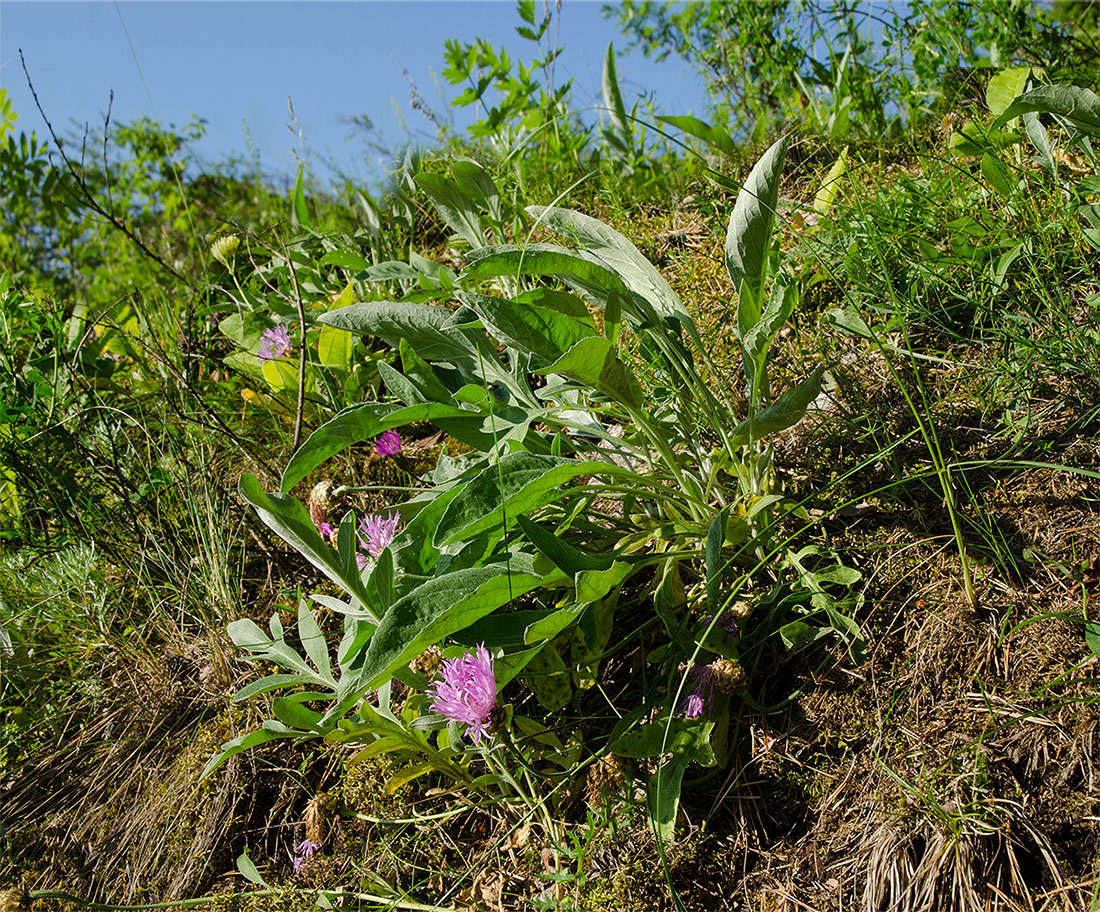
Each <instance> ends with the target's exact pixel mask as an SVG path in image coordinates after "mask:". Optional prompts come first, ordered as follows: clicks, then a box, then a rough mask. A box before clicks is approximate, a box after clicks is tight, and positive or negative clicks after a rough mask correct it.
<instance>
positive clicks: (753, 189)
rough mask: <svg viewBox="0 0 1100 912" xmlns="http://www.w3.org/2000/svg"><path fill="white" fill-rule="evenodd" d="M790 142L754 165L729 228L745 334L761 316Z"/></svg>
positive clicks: (729, 264)
mask: <svg viewBox="0 0 1100 912" xmlns="http://www.w3.org/2000/svg"><path fill="white" fill-rule="evenodd" d="M787 142H788V138H787V137H786V136H784V137H783V138H781V139H780V140H778V141H777V142H776V143H775V144H774V145H772V147H771V148H770V149H768V151H767V152H765V153H764V154H763V156H761V158H760V160H759V161H757V163H756V164H755V165H754V166H753V168H752V171H750V172H749V176H748V179H747V180H746V181H745V185H744V186H743V187H742V188H741V192H740V193H738V194H737V202H736V203H734V206H733V214H732V215H730V221H729V228H728V229H727V231H726V268H727V269H728V270H729V274H730V278H731V279H733V287H734V289H735V290H736V291H737V325H738V328H739V329H740V332H741V335H742V336H744V335H745V334H747V333H748V331H749V330H750V329H751V328H752V327H753V326H754V325H755V324H756V321H757V320H759V319H760V310H761V306H762V305H761V298H762V296H763V291H764V278H765V275H766V273H767V269H768V250H769V249H770V247H771V241H772V226H773V225H774V223H775V208H776V205H777V204H778V202H779V177H780V174H781V172H782V171H783V159H784V157H785V156H786V154H787Z"/></svg>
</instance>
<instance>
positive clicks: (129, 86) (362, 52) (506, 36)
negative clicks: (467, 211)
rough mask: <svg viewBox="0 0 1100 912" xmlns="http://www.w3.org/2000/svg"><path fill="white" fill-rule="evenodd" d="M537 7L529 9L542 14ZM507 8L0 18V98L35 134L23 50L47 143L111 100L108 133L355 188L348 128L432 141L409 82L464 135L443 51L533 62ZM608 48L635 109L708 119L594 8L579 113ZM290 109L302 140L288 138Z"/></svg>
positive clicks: (586, 27) (217, 5)
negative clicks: (343, 179)
mask: <svg viewBox="0 0 1100 912" xmlns="http://www.w3.org/2000/svg"><path fill="white" fill-rule="evenodd" d="M542 9H543V0H537V2H536V11H537V13H538V14H541V12H542ZM518 24H520V20H519V18H518V16H517V14H516V11H515V4H514V3H513V2H505V0H500V2H490V0H417V2H408V0H406V2H393V0H377V2H374V0H360V2H339V3H332V2H284V3H271V2H233V3H227V2H151V0H150V2H122V3H114V2H92V3H89V2H42V0H39V2H17V0H2V2H0V86H3V87H4V88H6V89H7V92H8V97H9V98H10V99H12V102H13V105H14V107H15V109H16V111H18V112H19V115H20V119H19V121H18V123H17V129H22V130H26V131H28V132H30V131H32V130H33V131H34V132H36V133H38V134H39V135H40V136H42V135H44V134H45V129H44V123H43V121H42V118H41V116H40V115H39V113H38V111H37V110H36V109H35V107H34V103H33V100H32V98H31V94H30V91H29V89H28V87H27V81H26V78H25V76H24V74H23V67H22V65H21V63H20V60H19V53H18V49H20V48H21V49H22V50H23V55H24V57H25V59H26V64H27V69H28V71H29V73H30V77H31V79H32V80H33V82H34V87H35V90H36V91H37V93H38V97H39V100H40V101H41V103H42V106H43V108H44V110H45V112H46V114H47V116H48V117H49V118H50V121H51V122H52V123H53V125H54V127H55V129H57V130H59V131H60V132H61V133H62V134H63V135H69V136H73V135H76V134H77V133H78V132H81V131H82V130H83V125H84V124H85V123H88V124H90V125H91V127H92V128H93V130H94V129H96V128H100V127H102V123H103V115H104V113H105V112H106V110H107V104H108V97H109V93H110V91H111V90H112V89H113V90H114V104H113V108H112V119H113V120H114V121H116V122H127V121H131V120H133V119H135V118H137V117H140V116H142V115H146V116H150V117H156V118H157V119H159V120H160V121H161V122H162V123H166V124H168V123H171V124H175V125H177V126H180V125H182V124H185V123H187V122H188V121H189V120H190V118H191V116H192V115H198V116H200V117H202V118H204V119H205V120H206V121H207V122H208V123H207V130H208V132H207V135H206V137H205V139H204V140H203V141H202V142H201V143H200V144H199V147H198V148H197V149H196V150H195V151H196V152H197V153H198V155H199V156H200V157H201V158H203V159H205V160H207V161H211V162H216V161H219V160H222V159H224V158H226V157H228V156H247V155H249V154H250V152H249V150H250V148H251V149H252V150H253V152H254V153H256V154H258V155H259V158H260V162H261V165H262V167H263V169H264V171H265V172H266V173H268V174H271V175H286V174H290V173H292V172H293V171H294V170H295V168H296V161H295V152H296V153H297V155H299V156H300V157H302V158H303V159H304V160H306V161H307V162H308V163H309V165H310V166H311V168H312V169H313V171H314V172H315V173H316V174H317V175H318V176H319V177H321V178H322V179H324V178H325V176H326V175H327V174H329V173H330V172H329V170H328V168H327V163H333V164H335V166H336V167H337V168H339V169H340V170H342V171H343V172H345V173H347V174H349V175H350V176H353V177H357V178H359V179H360V180H364V181H365V180H368V179H369V178H371V177H374V176H378V175H379V174H380V168H379V154H378V153H377V152H371V151H370V150H369V149H368V148H367V146H366V143H365V142H364V141H363V134H362V133H361V132H357V131H356V130H355V129H354V128H353V127H352V126H351V125H350V124H349V123H348V118H350V117H354V116H363V115H365V116H366V117H368V118H369V119H370V120H371V121H372V122H373V123H374V124H375V125H376V126H377V127H378V129H379V130H380V131H381V133H382V135H383V137H384V138H385V140H386V141H387V142H388V143H390V144H399V143H400V142H401V141H402V140H403V139H404V138H405V137H406V136H408V135H410V134H411V135H412V136H414V137H415V138H418V139H419V140H421V141H427V142H430V141H431V139H432V138H433V136H434V128H432V126H431V125H430V124H429V123H428V122H427V121H426V120H425V119H424V118H423V116H422V115H421V114H419V113H418V112H416V111H414V110H412V108H411V107H410V104H409V79H408V78H406V76H405V75H404V74H403V73H402V67H404V68H405V69H406V70H407V71H408V73H409V76H410V77H411V78H412V80H413V82H415V84H416V86H417V88H418V89H419V90H420V92H421V93H422V95H423V96H424V98H425V100H426V101H427V102H428V104H429V105H430V106H431V107H432V108H433V110H434V111H435V112H436V114H437V115H439V116H440V117H441V118H443V119H449V118H453V119H454V122H455V123H456V124H457V125H458V126H462V125H464V124H465V123H467V122H468V120H469V114H468V113H467V112H464V111H462V110H461V109H456V108H449V107H448V105H447V101H446V99H451V98H454V97H455V96H456V95H457V94H458V92H459V90H458V89H457V88H455V87H451V86H449V85H446V84H445V82H444V80H443V78H442V75H441V72H442V70H443V67H444V59H443V46H444V42H445V41H446V39H448V38H457V39H459V40H461V41H472V40H473V39H474V38H475V37H482V38H486V39H488V40H490V41H491V42H493V43H494V44H498V45H504V47H506V48H507V49H508V51H509V53H510V54H511V55H512V56H513V57H516V56H517V55H518V56H519V58H520V59H524V60H528V59H530V57H531V56H532V52H533V51H534V45H533V44H532V43H531V42H529V41H527V40H525V39H523V38H521V37H519V36H518V35H517V34H516V32H515V26H516V25H518ZM611 41H614V42H615V45H616V52H617V54H618V69H619V77H620V81H621V84H622V86H623V92H624V95H625V96H626V101H627V105H628V106H629V105H630V104H631V103H632V101H633V99H634V98H636V97H637V96H638V95H639V94H641V93H643V92H644V93H646V94H647V95H654V94H655V95H656V98H657V103H658V109H659V111H660V112H661V113H668V114H685V113H695V114H697V115H702V114H703V89H702V86H701V83H700V80H699V79H698V78H697V77H696V75H695V74H694V73H693V72H692V71H691V70H690V69H689V68H688V67H687V66H686V64H684V63H683V61H680V60H673V59H670V60H667V61H665V62H663V63H656V62H654V61H652V60H646V59H645V58H643V56H642V54H641V53H640V52H634V53H630V54H628V53H627V52H626V42H625V39H624V38H623V37H622V35H621V33H620V32H619V30H618V27H617V25H616V24H615V22H614V21H613V20H609V19H607V18H605V17H604V16H603V14H602V5H601V4H600V3H598V2H588V0H564V3H563V4H562V11H561V18H560V37H559V43H560V45H561V46H562V47H563V48H564V51H563V53H562V56H561V57H560V58H559V60H558V65H557V66H558V70H557V79H558V80H559V81H560V80H562V79H564V78H568V77H569V76H572V77H574V78H575V82H574V92H573V101H574V105H575V106H576V107H578V108H587V107H592V106H596V105H599V104H600V103H601V94H600V73H601V68H602V64H603V56H604V52H605V50H606V48H607V45H608V42H611ZM288 96H289V97H290V99H291V100H292V102H293V105H294V113H295V115H296V118H297V125H296V129H297V130H300V131H301V134H302V137H303V139H302V140H300V139H299V137H298V136H297V135H296V133H295V132H292V131H291V130H290V129H288V124H289V123H290V122H291V117H290V113H289V111H288V105H287V98H288Z"/></svg>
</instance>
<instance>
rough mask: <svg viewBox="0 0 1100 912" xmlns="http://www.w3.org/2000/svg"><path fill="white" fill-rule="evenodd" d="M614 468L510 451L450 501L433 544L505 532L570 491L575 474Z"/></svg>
mask: <svg viewBox="0 0 1100 912" xmlns="http://www.w3.org/2000/svg"><path fill="white" fill-rule="evenodd" d="M622 471H625V470H622ZM616 473H619V474H621V471H620V470H617V469H616V467H614V466H611V465H610V464H608V463H604V462H578V461H576V460H575V459H558V458H555V457H553V456H537V455H535V454H533V453H525V452H519V453H510V454H508V455H507V456H505V457H503V458H502V459H501V460H500V461H499V462H497V463H496V464H494V465H490V466H488V467H487V468H485V469H484V470H482V471H481V473H479V474H478V475H477V476H476V477H475V478H474V479H472V480H471V481H470V482H469V483H468V484H467V485H466V486H465V487H464V488H463V489H462V490H461V491H460V492H459V493H458V495H457V496H456V497H455V498H454V499H453V500H452V501H451V502H450V504H449V505H448V506H447V510H446V512H445V513H444V514H443V517H442V518H441V519H440V521H439V526H438V528H437V529H436V530H435V535H434V536H433V538H434V541H435V544H436V546H437V547H443V546H446V545H449V544H452V543H454V542H457V541H469V540H470V539H472V538H474V537H475V536H477V535H479V534H481V533H482V532H491V533H493V534H496V535H502V534H504V532H506V531H507V529H509V528H511V527H512V525H514V524H515V522H516V517H517V516H519V515H521V514H523V515H529V514H530V513H531V512H532V511H534V510H537V509H539V508H540V507H544V506H545V505H546V504H549V503H553V502H554V501H556V500H558V499H560V498H562V497H564V496H565V495H566V494H568V493H569V491H568V488H566V487H565V485H566V484H567V482H569V481H571V480H572V479H574V478H577V477H578V476H581V475H608V474H616Z"/></svg>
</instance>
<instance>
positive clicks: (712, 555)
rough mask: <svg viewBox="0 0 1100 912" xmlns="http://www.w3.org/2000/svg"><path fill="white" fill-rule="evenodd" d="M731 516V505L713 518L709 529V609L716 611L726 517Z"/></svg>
mask: <svg viewBox="0 0 1100 912" xmlns="http://www.w3.org/2000/svg"><path fill="white" fill-rule="evenodd" d="M728 516H729V507H728V506H726V507H723V508H722V509H721V510H719V511H718V513H717V514H716V515H715V517H714V519H713V520H711V523H710V528H709V529H707V553H706V570H707V610H708V611H714V610H715V609H716V608H717V607H718V592H719V586H720V584H721V582H722V571H723V570H724V569H725V567H724V566H723V564H722V544H723V542H725V540H726V519H727V517H728Z"/></svg>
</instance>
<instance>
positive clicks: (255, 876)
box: [237, 848, 267, 887]
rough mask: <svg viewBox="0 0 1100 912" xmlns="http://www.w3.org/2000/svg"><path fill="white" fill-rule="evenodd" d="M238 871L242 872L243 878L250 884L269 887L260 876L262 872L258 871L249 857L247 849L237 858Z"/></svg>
mask: <svg viewBox="0 0 1100 912" xmlns="http://www.w3.org/2000/svg"><path fill="white" fill-rule="evenodd" d="M237 870H238V871H240V873H241V876H242V877H243V878H244V879H245V880H247V881H248V882H249V883H254V884H259V885H260V886H261V887H266V886H267V881H266V880H264V879H263V877H261V876H260V872H259V871H257V870H256V865H254V864H253V863H252V859H251V858H249V857H248V849H247V848H246V849H245V850H244V851H243V852H241V854H240V855H238V856H237Z"/></svg>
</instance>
